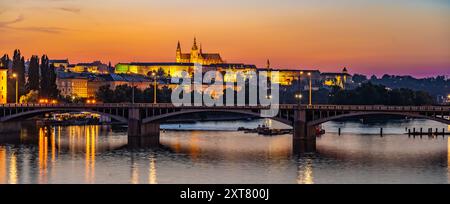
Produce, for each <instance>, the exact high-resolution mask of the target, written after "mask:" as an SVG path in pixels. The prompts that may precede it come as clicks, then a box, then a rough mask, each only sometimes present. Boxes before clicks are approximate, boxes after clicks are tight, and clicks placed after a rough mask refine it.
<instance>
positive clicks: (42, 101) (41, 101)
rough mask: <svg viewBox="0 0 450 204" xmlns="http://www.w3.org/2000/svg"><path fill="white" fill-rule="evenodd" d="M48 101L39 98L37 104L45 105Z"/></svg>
mask: <svg viewBox="0 0 450 204" xmlns="http://www.w3.org/2000/svg"><path fill="white" fill-rule="evenodd" d="M48 101H49V100H48V99H45V98H41V99H39V103H42V104H45V103H48Z"/></svg>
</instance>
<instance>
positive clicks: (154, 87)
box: [152, 72, 158, 104]
mask: <svg viewBox="0 0 450 204" xmlns="http://www.w3.org/2000/svg"><path fill="white" fill-rule="evenodd" d="M152 77H153V104H156V91H157V90H158V89H157V83H156V72H152Z"/></svg>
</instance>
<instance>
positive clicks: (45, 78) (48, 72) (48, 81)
mask: <svg viewBox="0 0 450 204" xmlns="http://www.w3.org/2000/svg"><path fill="white" fill-rule="evenodd" d="M40 70H41V81H40V95H41V96H42V97H47V98H57V97H58V95H59V91H58V87H57V86H56V72H55V67H54V66H53V65H49V60H48V57H47V55H43V56H42V58H41V66H40Z"/></svg>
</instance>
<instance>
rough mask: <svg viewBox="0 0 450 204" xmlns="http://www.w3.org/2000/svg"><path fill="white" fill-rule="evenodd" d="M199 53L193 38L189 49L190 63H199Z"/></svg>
mask: <svg viewBox="0 0 450 204" xmlns="http://www.w3.org/2000/svg"><path fill="white" fill-rule="evenodd" d="M199 54H200V53H199V52H198V47H197V39H196V38H195V37H194V44H193V45H192V49H191V63H199Z"/></svg>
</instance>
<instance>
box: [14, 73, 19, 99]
mask: <svg viewBox="0 0 450 204" xmlns="http://www.w3.org/2000/svg"><path fill="white" fill-rule="evenodd" d="M12 78H13V79H15V80H16V103H19V79H18V78H17V74H16V73H13V74H12Z"/></svg>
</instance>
